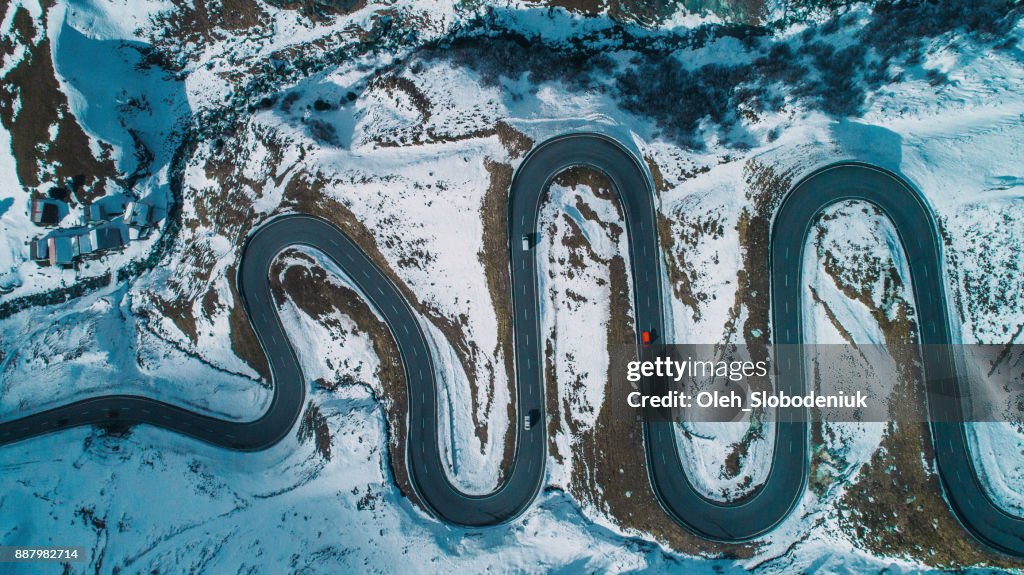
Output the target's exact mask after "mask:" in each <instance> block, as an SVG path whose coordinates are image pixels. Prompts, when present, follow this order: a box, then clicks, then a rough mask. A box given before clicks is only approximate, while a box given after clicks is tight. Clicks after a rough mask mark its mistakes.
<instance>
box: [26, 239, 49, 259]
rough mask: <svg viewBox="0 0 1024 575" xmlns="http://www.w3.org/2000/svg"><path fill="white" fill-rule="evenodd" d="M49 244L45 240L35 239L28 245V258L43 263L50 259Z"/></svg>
mask: <svg viewBox="0 0 1024 575" xmlns="http://www.w3.org/2000/svg"><path fill="white" fill-rule="evenodd" d="M48 245H49V242H47V241H46V238H36V239H34V240H32V242H31V243H30V244H29V245H28V255H29V258H30V259H32V260H34V261H43V260H49V259H50V250H49V247H48Z"/></svg>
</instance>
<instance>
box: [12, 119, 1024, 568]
mask: <svg viewBox="0 0 1024 575" xmlns="http://www.w3.org/2000/svg"><path fill="white" fill-rule="evenodd" d="M573 166H588V167H591V168H594V169H597V170H599V171H600V172H602V173H604V174H605V175H606V176H607V177H608V179H609V180H610V181H611V184H612V187H613V188H614V189H615V190H616V192H617V193H618V196H619V199H620V202H621V205H622V208H623V211H624V215H625V221H626V227H627V231H628V234H629V249H630V261H631V262H632V266H633V268H632V280H633V293H634V306H635V309H634V312H635V317H636V319H637V325H638V326H640V327H639V329H640V330H650V331H654V332H655V333H666V330H665V329H664V318H663V309H665V307H664V306H665V302H664V301H662V294H663V293H664V292H663V289H662V287H663V286H662V285H661V281H662V280H661V278H662V273H661V268H660V266H661V259H662V258H661V254H660V251H659V248H658V242H657V237H658V235H657V228H656V223H657V219H656V215H655V214H656V211H655V194H654V191H653V188H652V185H651V180H650V177H649V176H648V174H647V171H646V170H645V169H644V167H643V166H642V164H641V163H640V162H639V161H638V160H637V158H636V157H635V156H634V155H633V154H632V153H631V152H629V151H628V150H626V149H625V148H624V147H623V146H621V145H620V144H619V143H618V142H616V141H615V140H613V139H611V138H608V137H605V136H602V135H599V134H592V133H579V134H570V135H566V136H562V137H557V138H553V139H551V140H548V141H546V142H544V143H542V144H540V145H539V146H537V147H536V148H534V150H533V151H532V152H531V153H530V154H529V155H528V156H527V158H526V159H525V160H524V161H523V163H522V165H521V166H520V168H519V170H518V171H517V173H516V175H515V178H514V180H513V183H512V189H511V192H510V206H509V212H508V214H509V221H508V224H509V225H508V228H509V235H510V238H511V241H510V242H509V246H510V249H509V255H510V265H511V279H512V284H511V285H512V286H513V294H512V301H513V313H514V316H515V317H514V329H513V330H514V333H513V337H514V343H515V345H514V348H515V373H516V383H517V388H516V389H517V392H516V393H517V409H518V412H519V413H520V414H522V413H527V412H529V411H532V410H538V411H539V412H540V413H542V414H543V412H544V406H545V403H544V391H543V365H544V364H543V355H542V351H541V350H542V345H541V332H540V317H539V316H540V303H539V293H538V278H537V262H536V261H535V252H536V250H534V249H529V250H524V249H522V247H521V244H520V242H519V241H518V240H519V238H521V237H522V236H523V235H525V234H533V233H535V232H536V229H537V218H538V214H539V211H540V204H541V201H542V199H543V197H544V191H545V190H546V189H547V187H548V185H549V184H550V183H551V181H552V179H553V178H554V177H555V176H556V175H557V174H558V173H560V172H562V171H563V170H565V169H567V168H570V167H573ZM845 200H863V201H866V202H870V203H872V204H874V205H876V206H877V207H879V208H880V209H881V210H882V211H883V212H884V213H885V214H886V215H887V216H888V217H889V218H890V219H891V221H892V223H893V225H894V226H895V227H896V229H897V230H898V232H899V235H900V238H901V241H902V244H903V249H904V251H905V253H906V256H907V260H908V262H909V264H910V272H911V276H912V283H913V290H914V297H915V301H916V303H917V310H918V316H919V318H920V332H921V333H920V337H921V341H922V343H923V344H925V345H924V346H923V347H922V352H923V359H924V366H925V369H926V372H927V373H928V376H929V378H928V379H929V384H928V385H929V388H928V396H929V403H928V409H929V413H930V416H931V418H932V422H933V423H932V426H931V428H932V437H933V441H934V445H935V452H936V458H937V463H938V468H939V471H940V473H941V476H942V483H943V486H944V490H945V495H946V498H947V500H948V501H949V503H950V506H951V507H952V509H953V510H954V512H955V513H956V515H957V517H958V518H959V519H960V521H961V522H962V523H963V525H964V526H965V528H966V529H967V530H968V531H970V532H971V533H972V534H974V536H976V537H977V538H978V539H979V540H981V541H982V542H984V543H986V544H988V545H990V546H992V547H994V548H995V549H998V550H1000V551H1003V552H1006V553H1010V554H1014V555H1019V556H1024V520H1022V519H1021V518H1019V517H1015V516H1011V515H1009V514H1007V513H1006V512H1004V511H1003V510H1001V509H1000V508H999V506H998V505H996V504H995V503H994V502H993V501H992V500H991V499H990V498H989V497H988V495H987V494H986V492H985V490H984V489H983V487H982V485H981V483H980V482H979V480H978V474H977V472H976V470H975V469H974V467H973V463H972V460H971V457H970V452H969V445H968V440H967V436H966V432H965V427H964V425H963V424H961V423H955V422H956V421H958V420H959V419H960V410H961V409H962V407H961V404H960V402H959V401H958V400H957V399H956V398H957V397H958V396H959V388H958V386H959V381H958V379H957V378H956V368H955V363H954V358H952V357H950V355H949V348H948V347H945V346H933V345H928V344H948V343H950V340H951V336H950V334H951V325H950V320H949V316H948V312H947V307H946V305H947V304H946V297H945V286H944V285H943V275H942V257H941V252H940V243H939V237H938V233H937V230H936V227H935V223H934V218H933V216H932V214H931V212H930V211H929V209H928V207H927V205H926V204H925V203H924V201H923V200H922V198H921V196H920V195H919V194H918V193H917V192H916V191H915V190H914V189H913V188H912V187H910V186H909V185H907V184H906V183H905V182H903V181H902V180H901V179H900V178H899V177H897V176H895V175H893V174H891V173H889V172H885V171H883V170H881V169H878V168H874V167H871V166H868V165H864V164H856V163H844V164H838V165H834V166H829V167H826V168H824V169H822V170H820V171H818V172H816V173H814V174H812V175H811V176H809V177H807V178H806V179H804V180H803V181H802V182H800V183H799V184H798V185H796V186H795V187H794V189H793V190H792V191H791V193H790V194H789V195H788V196H787V197H786V199H785V200H784V202H783V204H782V206H781V207H780V208H779V210H778V213H777V215H776V217H775V220H774V223H773V226H772V236H771V237H772V242H771V249H770V253H771V255H770V257H771V262H770V270H771V285H772V293H771V297H772V325H773V326H774V327H773V329H774V339H775V343H776V344H799V343H803V334H802V331H801V326H802V319H801V303H800V302H801V298H802V290H801V287H800V286H801V282H800V277H801V264H802V262H803V248H804V244H805V241H806V239H807V234H808V230H809V228H810V226H811V224H812V222H813V221H814V220H815V218H816V217H817V215H818V214H819V213H820V212H821V210H823V209H824V208H826V207H827V206H829V205H831V204H834V203H836V202H841V201H845ZM298 245H301V246H308V247H311V248H315V249H317V250H319V251H321V252H322V253H323V254H324V255H325V256H326V257H328V258H330V259H331V260H333V261H334V263H335V264H337V265H338V267H339V268H341V269H342V270H344V272H345V273H346V275H347V276H348V278H349V280H350V281H351V282H352V283H353V284H354V285H355V286H356V287H357V288H358V290H359V291H360V292H361V294H362V295H363V296H364V297H365V298H367V299H368V300H369V301H370V303H371V304H372V305H373V306H374V308H375V309H376V311H377V312H378V313H379V314H380V315H381V316H382V317H383V318H384V320H385V321H386V323H387V324H388V326H389V327H390V330H391V332H392V334H393V335H394V337H395V339H396V342H397V345H398V348H399V349H400V350H401V354H402V361H403V363H404V367H405V374H406V380H407V384H408V389H409V394H408V395H409V415H408V430H409V437H408V440H407V464H408V467H409V470H410V474H411V476H412V479H413V484H414V486H415V489H416V490H417V492H418V494H419V495H420V497H421V499H422V500H423V501H424V502H425V504H426V505H427V506H428V507H429V508H430V509H431V510H432V511H433V512H434V513H435V514H436V515H437V516H438V517H439V518H440V519H442V520H444V521H447V522H450V523H454V524H459V525H467V526H485V525H493V524H496V523H501V522H504V521H508V520H510V519H512V518H514V517H516V516H517V515H519V514H520V513H522V512H523V511H524V510H525V509H526V508H527V507H528V506H529V505H530V504H531V502H532V501H533V500H534V498H535V497H536V495H537V493H538V491H539V490H540V489H541V487H542V485H543V482H544V477H545V473H544V465H545V460H546V457H547V454H546V445H547V440H546V436H545V432H546V430H545V428H546V426H545V425H543V424H539V425H533V426H532V427H531V428H530V429H529V430H527V429H525V427H524V426H523V425H522V424H521V422H522V419H519V422H520V425H518V426H517V430H516V435H517V436H516V449H515V457H514V460H513V463H512V468H511V470H510V471H509V473H507V475H506V477H507V479H506V480H505V482H504V483H503V484H502V485H501V486H500V487H499V488H498V489H497V490H496V491H494V492H493V493H490V494H487V495H482V496H475V495H468V494H465V493H463V492H460V491H459V490H458V489H457V488H455V487H454V486H453V485H452V483H451V481H450V480H449V479H448V476H447V475H446V471H445V469H444V464H443V457H442V453H441V452H440V449H439V447H438V440H437V437H438V425H437V413H438V407H437V403H436V402H437V397H438V389H437V380H436V378H435V370H434V364H433V358H432V355H431V349H430V347H429V344H428V342H427V338H426V337H425V336H424V333H423V331H422V329H421V326H420V323H419V321H418V320H417V317H416V315H415V313H414V312H413V311H412V309H411V308H410V307H409V305H408V303H407V302H406V301H405V299H404V298H403V297H402V295H401V293H400V292H399V290H398V289H397V288H396V287H395V285H394V284H393V283H392V282H391V281H390V280H389V279H388V278H387V276H386V275H385V274H384V273H382V272H381V270H380V269H378V268H377V267H376V265H375V264H374V263H373V262H372V261H370V259H369V258H368V257H367V256H366V255H365V254H364V253H363V252H362V251H361V250H360V249H359V247H358V246H356V245H355V244H354V243H353V242H352V241H351V240H350V239H349V238H348V237H347V236H346V235H345V234H343V233H342V232H340V231H339V230H338V229H337V228H335V227H334V226H332V225H331V224H329V223H327V222H325V221H323V220H320V219H317V218H314V217H311V216H303V215H289V216H283V217H279V218H275V219H273V220H271V221H269V222H267V223H265V224H264V225H262V226H261V227H260V228H258V229H257V230H256V231H255V232H254V233H253V234H252V235H251V237H250V239H249V240H248V242H247V244H246V246H245V248H244V251H243V257H242V263H241V266H240V268H239V272H238V278H237V282H238V291H239V293H240V294H241V297H242V301H243V305H244V308H245V310H246V313H247V314H248V317H249V321H250V322H251V324H252V327H253V329H254V330H255V332H256V334H257V336H258V337H259V340H260V342H261V344H262V346H263V349H264V351H265V353H266V355H267V358H268V361H269V364H270V369H271V374H272V378H273V384H274V388H273V389H274V391H273V399H272V401H271V403H270V406H269V408H268V409H267V411H266V412H265V413H264V414H263V415H262V416H260V417H259V418H258V419H255V420H253V421H247V422H235V421H226V420H221V419H217V418H213V417H209V416H206V415H202V414H199V413H195V412H192V411H189V410H187V409H183V408H180V407H177V406H174V405H171V404H168V403H165V402H161V401H157V400H154V399H149V398H145V397H139V396H131V395H110V396H104V397H96V398H93V399H86V400H82V401H78V402H75V403H71V404H68V405H64V406H62V407H58V408H55V409H50V410H47V411H43V412H40V413H35V414H32V415H28V416H26V417H23V418H20V419H16V420H13V421H7V422H4V423H2V424H0V444H9V443H14V442H16V441H20V440H23V439H26V438H29V437H33V436H37V435H41V434H44V433H50V432H53V431H57V430H60V429H65V428H69V427H74V426H82V425H95V424H111V423H116V424H120V425H132V424H148V425H155V426H158V427H162V428H164V429H168V430H171V431H175V432H178V433H181V434H184V435H188V436H190V437H194V438H196V439H199V440H202V441H205V442H208V443H211V444H214V445H218V446H222V447H225V448H229V449H235V450H243V451H245V450H248V451H251V450H260V449H265V448H267V447H270V446H272V445H274V444H276V443H277V442H279V441H281V440H282V439H283V438H284V437H285V436H286V435H287V434H288V433H289V432H290V431H291V430H292V429H293V428H294V426H295V423H296V421H297V419H298V417H299V415H300V413H301V412H302V409H303V406H304V403H305V394H306V385H307V384H306V382H305V378H304V377H303V374H302V371H301V368H300V366H299V363H298V360H297V358H296V355H295V353H294V351H293V349H292V347H291V344H290V343H289V341H288V338H287V335H286V334H285V331H284V329H283V327H282V325H281V322H280V319H279V318H278V315H277V312H276V307H275V305H274V304H273V299H272V296H271V290H270V282H269V270H270V265H271V263H272V261H273V260H274V258H275V257H276V256H277V254H279V253H280V252H281V251H282V250H284V249H286V248H288V247H290V246H298ZM637 345H638V346H639V342H637ZM776 349H777V350H779V351H778V355H777V356H776V358H775V364H776V366H777V377H776V381H777V382H778V383H777V385H778V386H779V388H780V389H781V390H783V391H785V392H786V393H790V394H794V395H800V394H802V393H803V392H804V390H805V389H806V381H805V378H804V372H803V368H802V365H803V363H802V358H801V357H800V355H799V354H800V352H799V346H784V347H780V346H776ZM647 415H648V416H647V417H645V421H644V436H645V445H646V453H647V461H648V470H649V473H650V480H651V483H652V485H653V487H654V491H655V493H656V494H657V495H658V498H659V500H660V501H661V503H662V505H663V506H664V507H665V509H666V510H667V511H668V512H669V513H670V514H671V515H672V516H673V517H674V518H675V519H676V520H677V521H678V522H679V523H680V524H682V525H684V526H685V527H687V528H688V529H690V530H692V531H693V532H695V533H696V534H698V535H700V536H702V537H705V538H708V539H712V540H716V541H723V542H737V541H745V540H749V539H753V538H756V537H759V536H761V535H763V534H765V533H767V532H768V531H770V530H771V529H773V528H774V527H775V526H777V525H778V524H779V523H780V522H781V521H782V520H783V519H785V518H786V517H787V516H788V515H789V513H790V512H791V511H792V510H793V508H794V507H795V506H796V504H797V503H798V502H799V500H800V498H801V497H802V495H803V493H804V489H805V484H806V480H807V475H808V466H809V460H808V457H809V438H808V425H807V423H806V420H807V417H806V415H805V414H804V413H803V412H802V411H799V410H795V409H791V410H781V411H780V412H779V413H778V415H777V418H776V419H777V423H776V425H775V430H776V432H775V443H774V451H773V455H772V463H771V469H770V471H769V473H768V476H767V479H766V481H765V482H764V484H763V485H762V486H761V487H759V488H758V489H757V490H756V491H755V492H754V493H752V494H751V495H749V496H748V497H745V498H743V499H742V500H740V501H737V502H732V503H722V502H717V501H713V500H710V499H708V498H706V497H704V496H703V495H702V494H701V493H699V492H698V491H697V490H696V489H695V488H694V486H693V485H692V484H691V483H690V482H689V481H688V480H687V477H686V473H685V471H684V468H683V465H682V462H681V461H680V459H679V457H680V456H679V450H678V449H677V447H676V438H675V430H674V429H673V427H672V426H673V424H672V423H670V422H666V421H664V420H663V419H662V418H660V417H656V416H655V415H656V414H654V413H648V414H647ZM541 421H543V417H542V418H541ZM8 449H13V448H10V447H9V448H8Z"/></svg>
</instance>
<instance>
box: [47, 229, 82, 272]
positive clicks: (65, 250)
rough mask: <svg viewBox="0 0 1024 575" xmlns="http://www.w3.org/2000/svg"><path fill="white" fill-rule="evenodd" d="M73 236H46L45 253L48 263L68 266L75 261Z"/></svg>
mask: <svg viewBox="0 0 1024 575" xmlns="http://www.w3.org/2000/svg"><path fill="white" fill-rule="evenodd" d="M75 244H76V242H75V238H74V237H73V236H51V237H49V238H47V252H48V253H47V255H48V256H49V258H50V265H54V266H64V267H67V266H70V265H71V264H73V263H74V261H75Z"/></svg>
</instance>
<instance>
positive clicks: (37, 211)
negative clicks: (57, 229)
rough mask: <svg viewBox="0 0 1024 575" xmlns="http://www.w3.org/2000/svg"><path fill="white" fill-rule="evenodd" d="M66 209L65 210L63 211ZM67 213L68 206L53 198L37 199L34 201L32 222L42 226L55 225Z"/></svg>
mask: <svg viewBox="0 0 1024 575" xmlns="http://www.w3.org/2000/svg"><path fill="white" fill-rule="evenodd" d="M61 208H64V209H61ZM66 212H67V204H64V202H62V201H60V200H55V199H53V198H35V199H34V200H32V222H33V223H36V224H42V225H47V226H50V225H55V224H57V223H58V222H60V220H61V218H62V217H63V214H64V213H66Z"/></svg>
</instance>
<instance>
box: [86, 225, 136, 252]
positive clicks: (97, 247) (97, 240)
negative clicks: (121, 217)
mask: <svg viewBox="0 0 1024 575" xmlns="http://www.w3.org/2000/svg"><path fill="white" fill-rule="evenodd" d="M89 240H90V242H91V243H90V247H91V248H92V250H91V251H96V252H102V251H105V250H115V249H120V248H123V247H124V246H126V245H128V230H127V229H126V228H125V227H124V225H116V224H112V225H107V226H102V227H98V228H93V229H92V230H90V231H89Z"/></svg>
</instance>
